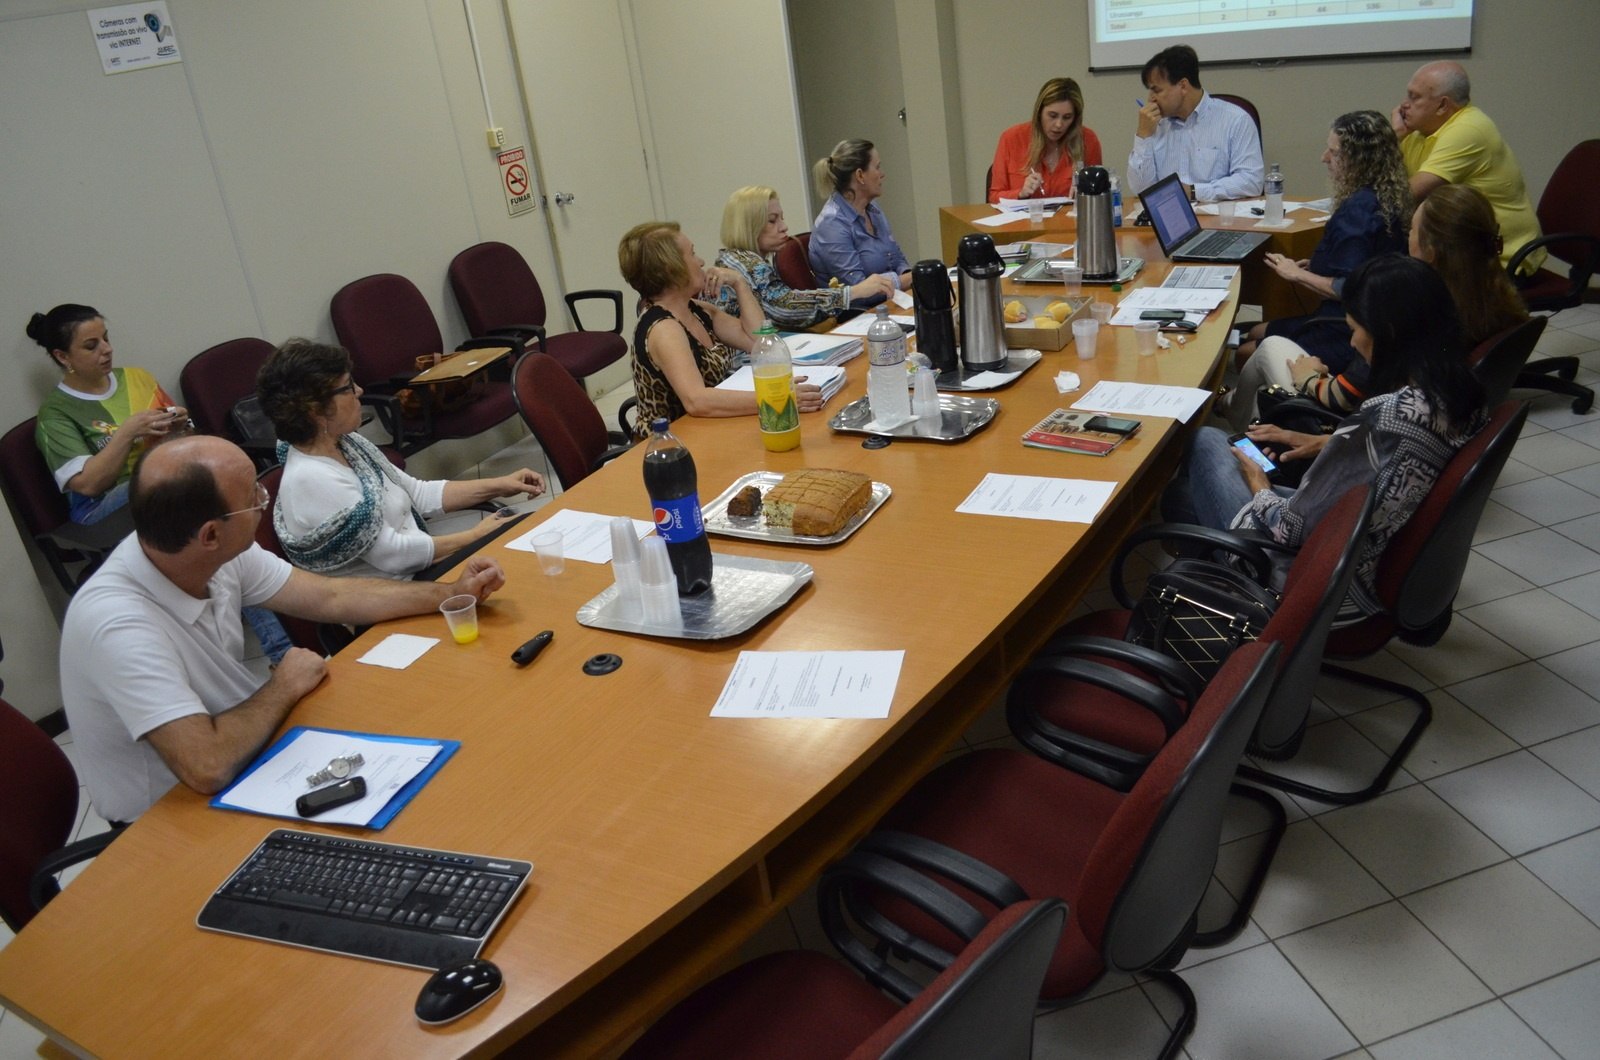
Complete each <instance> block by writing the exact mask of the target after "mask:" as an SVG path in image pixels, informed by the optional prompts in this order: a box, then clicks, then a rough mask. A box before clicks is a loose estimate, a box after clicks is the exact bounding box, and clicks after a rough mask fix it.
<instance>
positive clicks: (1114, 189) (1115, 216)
mask: <svg viewBox="0 0 1600 1060" xmlns="http://www.w3.org/2000/svg"><path fill="white" fill-rule="evenodd" d="M1111 227H1112V228H1121V227H1122V185H1121V184H1119V183H1117V175H1116V174H1115V173H1113V174H1111Z"/></svg>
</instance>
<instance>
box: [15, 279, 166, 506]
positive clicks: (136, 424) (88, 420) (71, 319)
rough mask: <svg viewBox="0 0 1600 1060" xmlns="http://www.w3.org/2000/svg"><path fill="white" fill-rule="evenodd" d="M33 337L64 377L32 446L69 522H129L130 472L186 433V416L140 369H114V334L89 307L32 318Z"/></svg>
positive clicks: (41, 409) (48, 399) (42, 409)
mask: <svg viewBox="0 0 1600 1060" xmlns="http://www.w3.org/2000/svg"><path fill="white" fill-rule="evenodd" d="M28 337H29V338H30V339H32V340H33V341H34V342H37V343H38V344H39V345H40V346H42V347H44V351H45V353H47V354H49V355H50V360H51V361H52V362H54V364H55V365H56V367H58V368H60V369H61V382H59V383H57V384H56V385H55V388H54V389H52V390H51V391H50V394H49V396H48V397H46V398H45V399H44V404H42V405H41V406H40V407H39V425H38V428H37V429H36V431H35V433H34V439H35V441H36V442H37V443H38V446H39V451H40V452H41V453H42V454H44V460H45V463H46V464H48V465H49V466H50V473H51V474H52V475H54V476H55V480H56V485H57V486H59V487H60V489H61V492H62V493H64V494H66V496H67V510H68V515H69V516H70V518H71V519H72V521H73V522H75V523H82V524H86V525H87V524H91V523H98V522H101V521H102V520H104V519H106V518H107V517H108V516H111V515H113V514H114V513H117V512H122V513H123V515H122V516H121V518H124V519H125V518H127V515H126V508H127V504H128V480H129V478H131V477H132V475H133V465H134V464H135V463H137V462H138V459H139V456H140V455H141V454H142V453H143V452H144V451H145V450H146V449H148V448H149V447H150V446H152V445H156V444H157V443H159V442H161V441H163V440H165V439H167V438H171V437H175V436H177V435H179V434H182V433H184V432H185V431H187V430H188V427H189V413H188V411H187V410H186V409H183V408H180V407H179V406H178V403H177V402H176V401H174V400H172V398H171V397H170V396H169V395H168V394H167V392H166V391H165V390H163V389H162V388H161V384H160V383H158V382H156V380H155V377H154V376H152V375H151V374H150V373H149V372H147V371H145V370H144V369H143V368H122V367H117V366H115V365H114V364H113V363H112V356H113V350H112V348H111V334H110V332H109V331H108V330H107V329H106V321H105V317H103V316H101V315H100V311H99V310H98V309H95V308H94V307H92V306H86V305H75V304H72V303H67V304H65V305H58V306H56V307H55V308H54V309H52V310H50V312H48V313H35V314H33V318H32V319H31V320H29V321H28ZM128 525H129V526H130V527H131V526H132V523H131V522H130V523H129V524H128Z"/></svg>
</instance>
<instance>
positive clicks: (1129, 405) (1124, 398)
mask: <svg viewBox="0 0 1600 1060" xmlns="http://www.w3.org/2000/svg"><path fill="white" fill-rule="evenodd" d="M1210 399H1211V391H1209V390H1201V389H1199V388H1198V387H1192V386H1162V385H1160V384H1158V383H1115V382H1111V381H1109V380H1102V381H1101V382H1098V383H1096V384H1095V385H1094V387H1093V388H1092V389H1091V390H1090V391H1089V392H1088V393H1087V394H1085V395H1083V397H1081V398H1079V399H1078V400H1077V401H1075V402H1073V405H1072V407H1073V408H1075V409H1081V410H1085V411H1088V412H1115V413H1118V414H1119V415H1123V416H1170V417H1172V418H1173V419H1175V420H1183V421H1185V422H1187V421H1188V419H1189V417H1190V416H1193V415H1194V414H1195V413H1196V412H1198V411H1199V410H1200V408H1201V406H1203V405H1204V404H1205V403H1206V402H1207V401H1209V400H1210Z"/></svg>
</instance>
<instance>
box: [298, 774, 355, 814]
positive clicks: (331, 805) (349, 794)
mask: <svg viewBox="0 0 1600 1060" xmlns="http://www.w3.org/2000/svg"><path fill="white" fill-rule="evenodd" d="M366 797H367V782H366V780H365V778H363V777H348V778H346V779H344V780H341V781H339V783H337V784H329V785H328V786H327V787H325V788H318V789H317V790H316V791H308V792H306V793H305V794H304V795H302V796H300V797H299V798H298V799H296V800H294V811H295V813H298V814H299V815H300V816H301V817H315V816H317V815H318V814H319V813H327V812H328V811H329V810H332V809H336V808H337V807H340V806H344V805H346V804H348V803H352V802H355V801H356V800H358V799H364V798H366Z"/></svg>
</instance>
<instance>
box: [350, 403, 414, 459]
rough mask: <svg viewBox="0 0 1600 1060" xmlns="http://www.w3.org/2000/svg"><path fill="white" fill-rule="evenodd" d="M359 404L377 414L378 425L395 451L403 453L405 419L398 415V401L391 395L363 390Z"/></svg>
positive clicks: (404, 446)
mask: <svg viewBox="0 0 1600 1060" xmlns="http://www.w3.org/2000/svg"><path fill="white" fill-rule="evenodd" d="M361 404H363V405H366V406H367V407H369V408H371V409H372V411H374V412H376V413H377V414H378V423H379V425H380V426H382V427H383V429H384V430H386V431H388V432H389V440H390V441H391V442H392V443H393V444H394V447H395V448H396V449H399V450H400V451H401V452H405V448H406V425H405V417H404V416H403V415H401V413H400V399H399V398H397V397H395V396H394V395H393V394H380V393H376V392H374V391H371V390H367V389H365V388H363V389H362V394H361Z"/></svg>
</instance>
